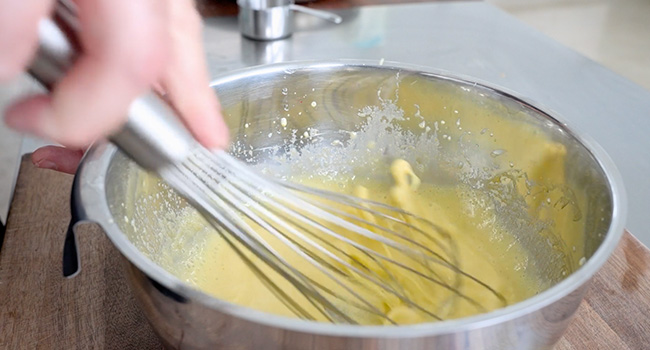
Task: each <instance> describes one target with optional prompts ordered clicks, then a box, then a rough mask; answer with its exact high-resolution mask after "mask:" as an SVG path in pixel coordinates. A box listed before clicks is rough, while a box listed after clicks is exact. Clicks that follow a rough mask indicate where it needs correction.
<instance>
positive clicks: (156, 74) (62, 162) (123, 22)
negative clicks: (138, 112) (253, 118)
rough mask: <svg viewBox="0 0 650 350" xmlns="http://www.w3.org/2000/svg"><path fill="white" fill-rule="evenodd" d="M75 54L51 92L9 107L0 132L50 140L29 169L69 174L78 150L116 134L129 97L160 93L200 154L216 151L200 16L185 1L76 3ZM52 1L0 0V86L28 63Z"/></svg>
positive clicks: (218, 125)
mask: <svg viewBox="0 0 650 350" xmlns="http://www.w3.org/2000/svg"><path fill="white" fill-rule="evenodd" d="M76 4H77V8H78V16H79V21H80V25H81V32H80V33H79V38H80V41H81V45H82V46H83V54H82V55H81V56H80V57H79V58H78V60H77V61H76V62H75V65H74V66H73V67H72V68H71V69H70V70H69V72H68V74H67V75H66V76H65V77H64V78H63V79H62V80H61V81H60V82H59V84H57V86H56V87H55V88H54V90H53V91H52V93H51V94H50V95H37V96H31V97H28V98H26V99H23V100H21V101H18V102H16V103H15V104H13V105H12V106H10V107H9V108H8V109H7V110H6V113H5V122H6V124H7V125H8V126H10V127H12V128H13V129H16V130H18V131H21V132H27V133H31V134H34V135H36V136H39V137H43V138H47V139H50V140H53V141H56V142H58V143H60V144H62V145H64V146H65V148H64V147H57V146H47V147H44V148H40V149H38V150H36V151H35V152H34V153H33V154H32V161H33V162H34V164H35V165H37V166H39V167H43V168H49V169H55V170H59V171H63V172H67V173H74V172H75V171H76V168H77V165H78V163H79V160H80V159H81V156H82V155H83V151H80V150H83V149H85V148H86V147H88V145H90V143H92V142H93V141H94V140H96V139H98V138H101V137H105V136H107V135H109V134H110V133H112V132H114V131H116V130H118V128H119V127H120V126H121V125H122V124H123V123H124V121H125V118H126V115H127V114H126V112H127V109H128V106H129V104H130V103H131V101H132V100H133V99H134V98H136V97H137V96H139V95H141V94H142V93H144V92H145V91H147V90H148V89H151V88H152V87H155V88H156V90H158V91H161V92H164V93H166V97H167V98H168V99H169V101H170V102H171V103H172V104H173V106H174V107H175V108H176V110H177V111H178V112H179V113H180V115H181V117H182V119H183V121H184V122H185V124H186V125H187V127H188V129H189V130H190V131H191V132H192V133H193V134H194V136H195V137H196V139H197V140H198V141H199V142H201V143H202V144H203V145H204V146H206V147H207V148H211V149H214V148H225V147H226V146H227V144H228V130H227V128H226V125H225V123H224V121H223V118H222V116H221V112H220V105H219V102H218V100H217V98H216V96H215V94H214V92H213V91H212V90H211V89H210V88H209V87H208V84H209V81H208V74H207V67H206V63H205V56H204V52H203V46H202V40H201V36H202V26H201V19H200V17H199V15H198V13H197V12H196V10H195V8H194V2H193V1H192V0H138V1H132V0H77V1H76ZM53 5H54V1H53V0H27V1H15V0H0V80H7V79H11V78H12V77H13V76H15V75H17V74H18V73H20V72H21V71H22V70H24V68H25V67H26V66H27V65H28V64H29V61H30V59H31V57H32V55H33V54H34V52H35V50H36V45H37V35H38V32H37V30H38V22H39V20H40V19H41V18H43V17H45V16H47V15H48V14H49V13H50V11H51V9H52V6H53Z"/></svg>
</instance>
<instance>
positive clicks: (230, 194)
mask: <svg viewBox="0 0 650 350" xmlns="http://www.w3.org/2000/svg"><path fill="white" fill-rule="evenodd" d="M161 176H162V177H163V178H164V179H165V180H166V181H167V182H169V183H170V185H171V186H172V187H173V188H175V189H177V190H178V191H180V192H181V194H182V195H184V197H185V198H187V199H188V200H189V201H190V202H192V204H193V205H194V206H195V207H197V208H199V210H200V211H201V212H202V214H203V215H204V217H205V218H206V219H207V220H208V221H209V222H210V223H211V224H212V225H213V226H214V227H215V229H216V230H217V232H218V233H219V234H220V235H221V236H222V238H223V240H224V241H225V242H226V243H227V244H228V245H230V246H231V247H232V248H233V249H234V250H235V251H236V252H237V254H238V255H239V256H240V257H241V258H242V259H243V261H245V262H246V264H247V265H248V266H249V267H250V268H251V269H252V270H253V271H254V272H255V274H256V275H257V276H258V277H259V278H260V279H261V280H262V281H263V282H264V283H265V285H266V286H267V287H268V289H269V290H270V291H271V292H272V293H273V294H275V296H276V297H277V298H278V299H279V300H281V301H282V302H283V303H284V304H285V306H286V307H287V308H288V309H290V310H291V311H292V312H293V313H295V314H296V315H297V316H298V317H300V318H303V319H308V320H321V321H330V322H334V323H350V324H369V323H371V324H400V323H409V322H423V321H433V320H443V319H445V318H446V317H447V315H448V314H449V311H450V309H451V308H453V307H454V306H455V305H457V304H458V303H465V304H467V305H469V306H471V307H472V308H475V309H476V311H477V312H483V311H486V310H485V307H484V306H483V305H482V300H477V299H475V298H473V297H471V296H469V295H468V294H467V293H465V292H464V289H465V287H466V286H469V285H472V287H473V288H477V287H478V288H481V289H483V290H484V291H485V293H484V294H486V295H488V298H492V299H494V300H496V301H497V302H498V303H499V304H501V306H505V305H506V304H507V300H506V299H505V298H504V296H503V295H501V294H500V293H499V292H497V291H496V290H495V289H494V288H492V287H491V286H489V285H488V284H486V283H484V282H483V281H481V280H480V279H479V278H477V277H475V276H472V275H470V274H469V273H466V272H465V271H463V269H462V266H461V261H460V258H459V252H458V247H457V246H456V244H455V241H454V238H453V237H452V236H451V235H450V233H449V232H447V231H446V230H445V229H444V228H443V227H441V226H439V225H437V224H436V223H434V222H430V221H428V220H426V219H423V218H421V217H418V216H415V215H413V214H411V213H409V212H407V211H404V210H402V209H399V208H396V207H392V206H389V205H386V204H383V203H380V202H375V201H372V200H368V199H363V198H357V197H354V196H349V195H345V194H339V193H333V192H330V191H325V190H320V189H315V188H312V187H307V186H303V185H299V184H294V183H287V182H283V181H278V180H271V179H268V178H265V177H262V176H260V175H258V174H256V173H255V172H254V171H252V170H251V169H250V168H249V167H248V166H246V165H245V164H243V163H241V162H240V161H238V160H236V159H234V158H233V157H232V156H230V155H228V154H227V153H225V152H216V153H211V152H208V151H207V150H205V149H203V148H200V147H199V148H197V149H196V150H195V151H194V152H193V153H192V154H191V156H190V157H189V158H188V159H187V161H186V162H184V163H183V164H182V165H179V166H175V167H170V168H169V169H167V170H165V172H164V173H161Z"/></svg>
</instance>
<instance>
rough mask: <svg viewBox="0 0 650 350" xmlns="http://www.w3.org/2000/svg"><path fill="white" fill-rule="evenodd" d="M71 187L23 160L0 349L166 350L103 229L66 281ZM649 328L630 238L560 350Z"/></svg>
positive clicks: (1, 283)
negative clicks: (65, 247)
mask: <svg viewBox="0 0 650 350" xmlns="http://www.w3.org/2000/svg"><path fill="white" fill-rule="evenodd" d="M71 184H72V177H71V176H69V175H64V174H60V173H56V172H53V171H50V170H42V169H37V168H35V167H34V166H33V165H32V164H31V162H30V161H29V159H27V158H24V159H23V162H22V164H21V169H20V175H19V177H18V182H17V184H16V193H15V195H14V200H13V202H12V205H11V211H10V213H9V219H8V224H7V231H6V236H5V242H4V245H3V247H2V251H0V349H161V345H160V343H159V342H158V340H157V339H156V338H155V336H154V334H153V331H152V330H151V328H150V326H149V325H148V323H147V321H146V320H145V318H144V316H143V315H142V313H141V312H140V309H139V308H138V306H137V305H136V303H135V300H134V299H133V297H132V296H131V293H130V290H129V288H128V287H127V286H126V283H125V280H124V277H123V276H122V273H121V270H122V267H121V266H120V265H119V261H120V258H119V253H118V252H117V250H116V249H115V248H113V246H112V245H111V244H110V242H109V241H108V239H107V238H106V237H105V235H104V234H103V233H102V232H101V230H100V229H99V228H98V227H97V226H95V225H92V224H85V225H83V226H81V227H79V228H78V230H77V239H78V245H79V248H80V249H79V253H80V257H81V269H82V270H81V273H80V274H79V275H77V276H76V277H74V278H69V279H66V278H64V277H63V276H62V273H61V251H62V247H63V241H64V238H65V232H66V227H67V224H68V221H69V220H70V212H69V205H68V200H69V195H70V188H71ZM649 320H650V251H649V250H648V249H647V248H646V247H645V246H643V244H641V243H640V242H639V241H638V240H637V239H636V238H634V237H633V236H632V235H630V234H629V233H627V232H626V233H625V235H624V237H623V240H622V241H621V244H620V245H619V247H618V248H617V250H616V251H615V253H614V254H613V256H612V257H611V258H610V259H609V261H608V262H607V263H606V264H605V266H604V267H603V269H602V270H601V271H600V272H599V273H598V274H597V275H596V276H595V278H594V281H593V284H592V288H591V290H590V291H589V292H588V293H587V297H586V298H585V300H584V301H583V303H582V305H581V306H580V308H579V309H578V312H577V315H576V317H575V319H574V320H573V322H572V323H571V325H570V327H569V329H568V330H567V333H566V334H565V336H564V337H563V338H562V339H561V340H560V342H559V343H558V344H557V346H556V349H557V350H587V349H589V350H591V349H599V350H600V349H612V350H626V349H627V350H636V349H648V348H650V346H649V344H650V321H649Z"/></svg>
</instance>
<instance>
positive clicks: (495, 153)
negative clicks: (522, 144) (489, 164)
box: [490, 149, 506, 158]
mask: <svg viewBox="0 0 650 350" xmlns="http://www.w3.org/2000/svg"><path fill="white" fill-rule="evenodd" d="M504 153H506V150H504V149H495V150H494V151H492V152H490V157H492V158H496V157H498V156H500V155H502V154H504Z"/></svg>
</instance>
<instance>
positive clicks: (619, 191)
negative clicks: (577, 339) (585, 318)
mask: <svg viewBox="0 0 650 350" xmlns="http://www.w3.org/2000/svg"><path fill="white" fill-rule="evenodd" d="M316 68H318V69H323V68H327V69H342V68H345V69H349V68H355V69H363V68H375V69H384V70H388V69H389V70H394V71H396V72H397V71H405V72H409V73H416V74H421V75H424V76H428V77H431V78H436V79H443V80H448V81H452V82H455V83H462V84H471V85H475V86H479V87H481V88H484V89H488V90H491V91H492V92H495V93H496V94H498V95H501V96H503V97H505V98H507V99H510V100H514V101H515V102H518V103H520V104H523V105H524V107H526V108H528V109H531V110H534V111H535V112H537V113H539V114H540V115H542V116H544V117H546V118H548V119H549V120H550V121H552V122H553V123H555V124H556V125H557V126H558V127H560V128H561V129H563V130H564V131H565V132H567V133H569V134H570V135H571V136H572V137H573V138H574V139H576V140H577V141H578V142H579V143H580V144H581V145H582V146H583V147H584V148H585V149H586V151H587V152H589V153H591V155H592V156H593V158H594V159H595V160H596V162H597V163H598V165H599V166H600V167H601V169H602V171H603V173H604V174H605V177H606V181H607V183H608V185H609V189H610V191H611V197H612V203H613V206H612V220H611V223H610V226H609V228H608V231H607V233H606V235H605V239H604V240H603V242H602V243H601V244H600V246H599V247H598V248H597V250H596V251H595V252H594V254H593V255H592V256H591V258H590V259H588V260H587V261H586V263H585V264H584V265H582V266H581V267H579V268H578V270H576V271H575V272H574V273H572V274H571V275H569V276H568V277H567V278H565V279H564V280H562V281H561V282H559V283H557V284H556V285H554V286H552V287H550V288H548V289H547V290H545V291H543V292H541V293H539V294H538V295H535V296H533V297H531V298H528V299H526V300H523V301H520V302H518V303H515V304H512V305H509V306H507V307H504V308H500V309H497V310H494V311H491V312H488V313H483V314H478V315H474V316H469V317H465V318H460V319H452V320H446V321H437V322H431V323H421V324H414V325H400V326H384V325H382V326H359V325H347V324H331V323H324V322H316V321H307V320H301V319H297V318H290V317H286V316H279V315H274V314H270V313H266V312H263V311H258V310H254V309H251V308H248V307H244V306H240V305H236V304H233V303H230V302H227V301H224V300H220V299H218V298H216V297H213V296H211V295H208V294H207V293H204V292H202V291H200V290H198V289H195V288H193V287H191V286H189V285H187V284H185V283H184V282H182V281H180V280H179V279H178V278H176V277H174V276H173V275H171V274H170V273H169V272H167V271H166V270H164V269H163V268H161V267H159V266H158V265H156V264H155V263H154V262H152V261H151V260H150V259H148V258H146V257H145V256H144V255H142V254H141V253H139V251H138V249H137V248H136V247H135V246H134V245H133V244H132V243H131V242H130V241H129V240H128V239H127V237H126V235H124V234H123V233H122V232H121V231H120V229H119V227H118V226H117V224H116V223H115V219H114V218H113V217H112V215H111V212H110V209H109V205H108V203H107V199H106V193H105V182H106V174H107V172H108V168H109V166H110V164H111V162H112V160H113V157H114V156H115V154H116V153H117V148H116V147H115V146H114V145H112V144H110V143H108V142H107V141H102V142H99V143H96V144H95V145H93V146H92V147H91V148H90V150H89V151H88V152H87V153H86V155H85V156H84V159H83V160H82V162H81V164H80V166H79V169H78V171H77V174H76V176H75V185H74V188H73V194H72V196H73V202H76V203H77V204H76V205H75V206H76V210H77V213H78V214H79V219H80V220H83V221H92V222H96V223H98V224H99V225H100V226H101V227H102V229H103V230H104V232H105V233H106V235H107V236H108V237H109V239H110V240H111V242H112V243H113V244H114V245H115V246H116V247H117V249H118V250H119V251H120V252H121V254H122V255H123V256H124V257H125V258H126V259H127V260H129V261H130V262H131V263H132V264H133V265H135V266H136V267H137V268H138V269H139V270H140V271H142V272H143V273H145V274H146V275H147V276H149V277H151V278H153V279H154V280H156V281H157V282H158V283H160V284H161V285H163V286H164V287H166V288H168V289H170V290H171V291H173V292H174V293H177V294H179V295H181V296H183V297H185V298H186V299H187V300H189V301H190V302H197V303H199V304H201V305H203V306H206V307H208V308H210V309H213V310H215V311H217V312H221V313H224V314H228V315H230V316H233V317H237V318H241V319H244V320H247V321H249V322H252V323H257V324H261V325H265V326H269V327H275V328H281V329H285V330H291V331H298V332H307V333H310V334H317V335H326V336H342V337H373V338H406V337H422V336H435V335H442V334H451V333H458V332H461V331H469V330H472V329H477V328H483V327H488V326H492V325H495V324H499V323H503V322H506V321H510V320H513V319H516V318H519V317H522V316H525V315H527V314H530V313H533V312H535V311H537V310H540V309H542V308H544V307H546V306H548V305H550V304H552V303H554V302H556V301H558V300H560V299H562V298H564V297H566V296H567V295H569V294H570V293H572V292H573V291H575V290H576V289H578V288H580V287H581V286H582V285H583V284H585V283H587V282H588V281H589V280H590V279H591V278H592V276H593V275H594V274H595V273H596V272H597V271H598V270H599V269H600V268H601V267H602V265H603V264H604V263H605V262H606V261H607V259H608V258H609V257H610V255H611V254H612V252H613V251H614V249H616V247H617V246H618V242H619V241H620V239H621V237H622V235H623V232H624V224H625V216H626V213H627V201H626V194H625V189H624V186H623V182H622V177H621V175H620V173H619V171H618V170H617V168H616V166H615V164H614V162H613V160H612V159H611V158H610V157H609V156H608V155H607V153H606V152H605V150H604V149H603V148H602V147H601V146H600V145H598V144H597V143H596V142H595V141H594V140H593V139H591V138H590V137H589V136H587V135H585V134H584V133H582V132H579V131H578V130H576V129H575V128H574V127H570V126H569V125H567V123H566V122H565V121H564V120H562V119H561V118H558V117H557V113H553V111H550V110H549V109H546V108H544V106H540V104H538V103H534V102H531V101H529V100H528V99H525V98H522V97H519V96H518V94H516V93H515V92H513V91H510V90H508V89H506V88H503V87H501V86H498V85H497V84H493V83H490V82H485V81H482V80H480V79H476V78H474V77H469V76H466V75H462V74H457V73H453V72H449V71H445V70H442V69H437V68H432V67H426V66H418V65H409V64H403V63H396V62H387V61H384V60H383V59H382V60H379V61H377V60H335V61H293V62H284V63H278V64H272V65H264V66H254V67H248V68H244V69H240V70H236V71H231V72H227V73H225V74H222V75H220V76H219V77H217V78H216V79H214V80H213V81H212V82H211V84H210V86H211V87H213V88H215V87H218V86H219V85H222V84H225V83H227V82H232V81H236V80H239V79H243V78H246V77H250V76H254V75H260V74H268V73H278V72H284V73H285V74H292V73H293V72H295V71H298V70H304V69H316ZM74 209H75V208H73V210H74ZM581 299H582V298H581Z"/></svg>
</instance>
